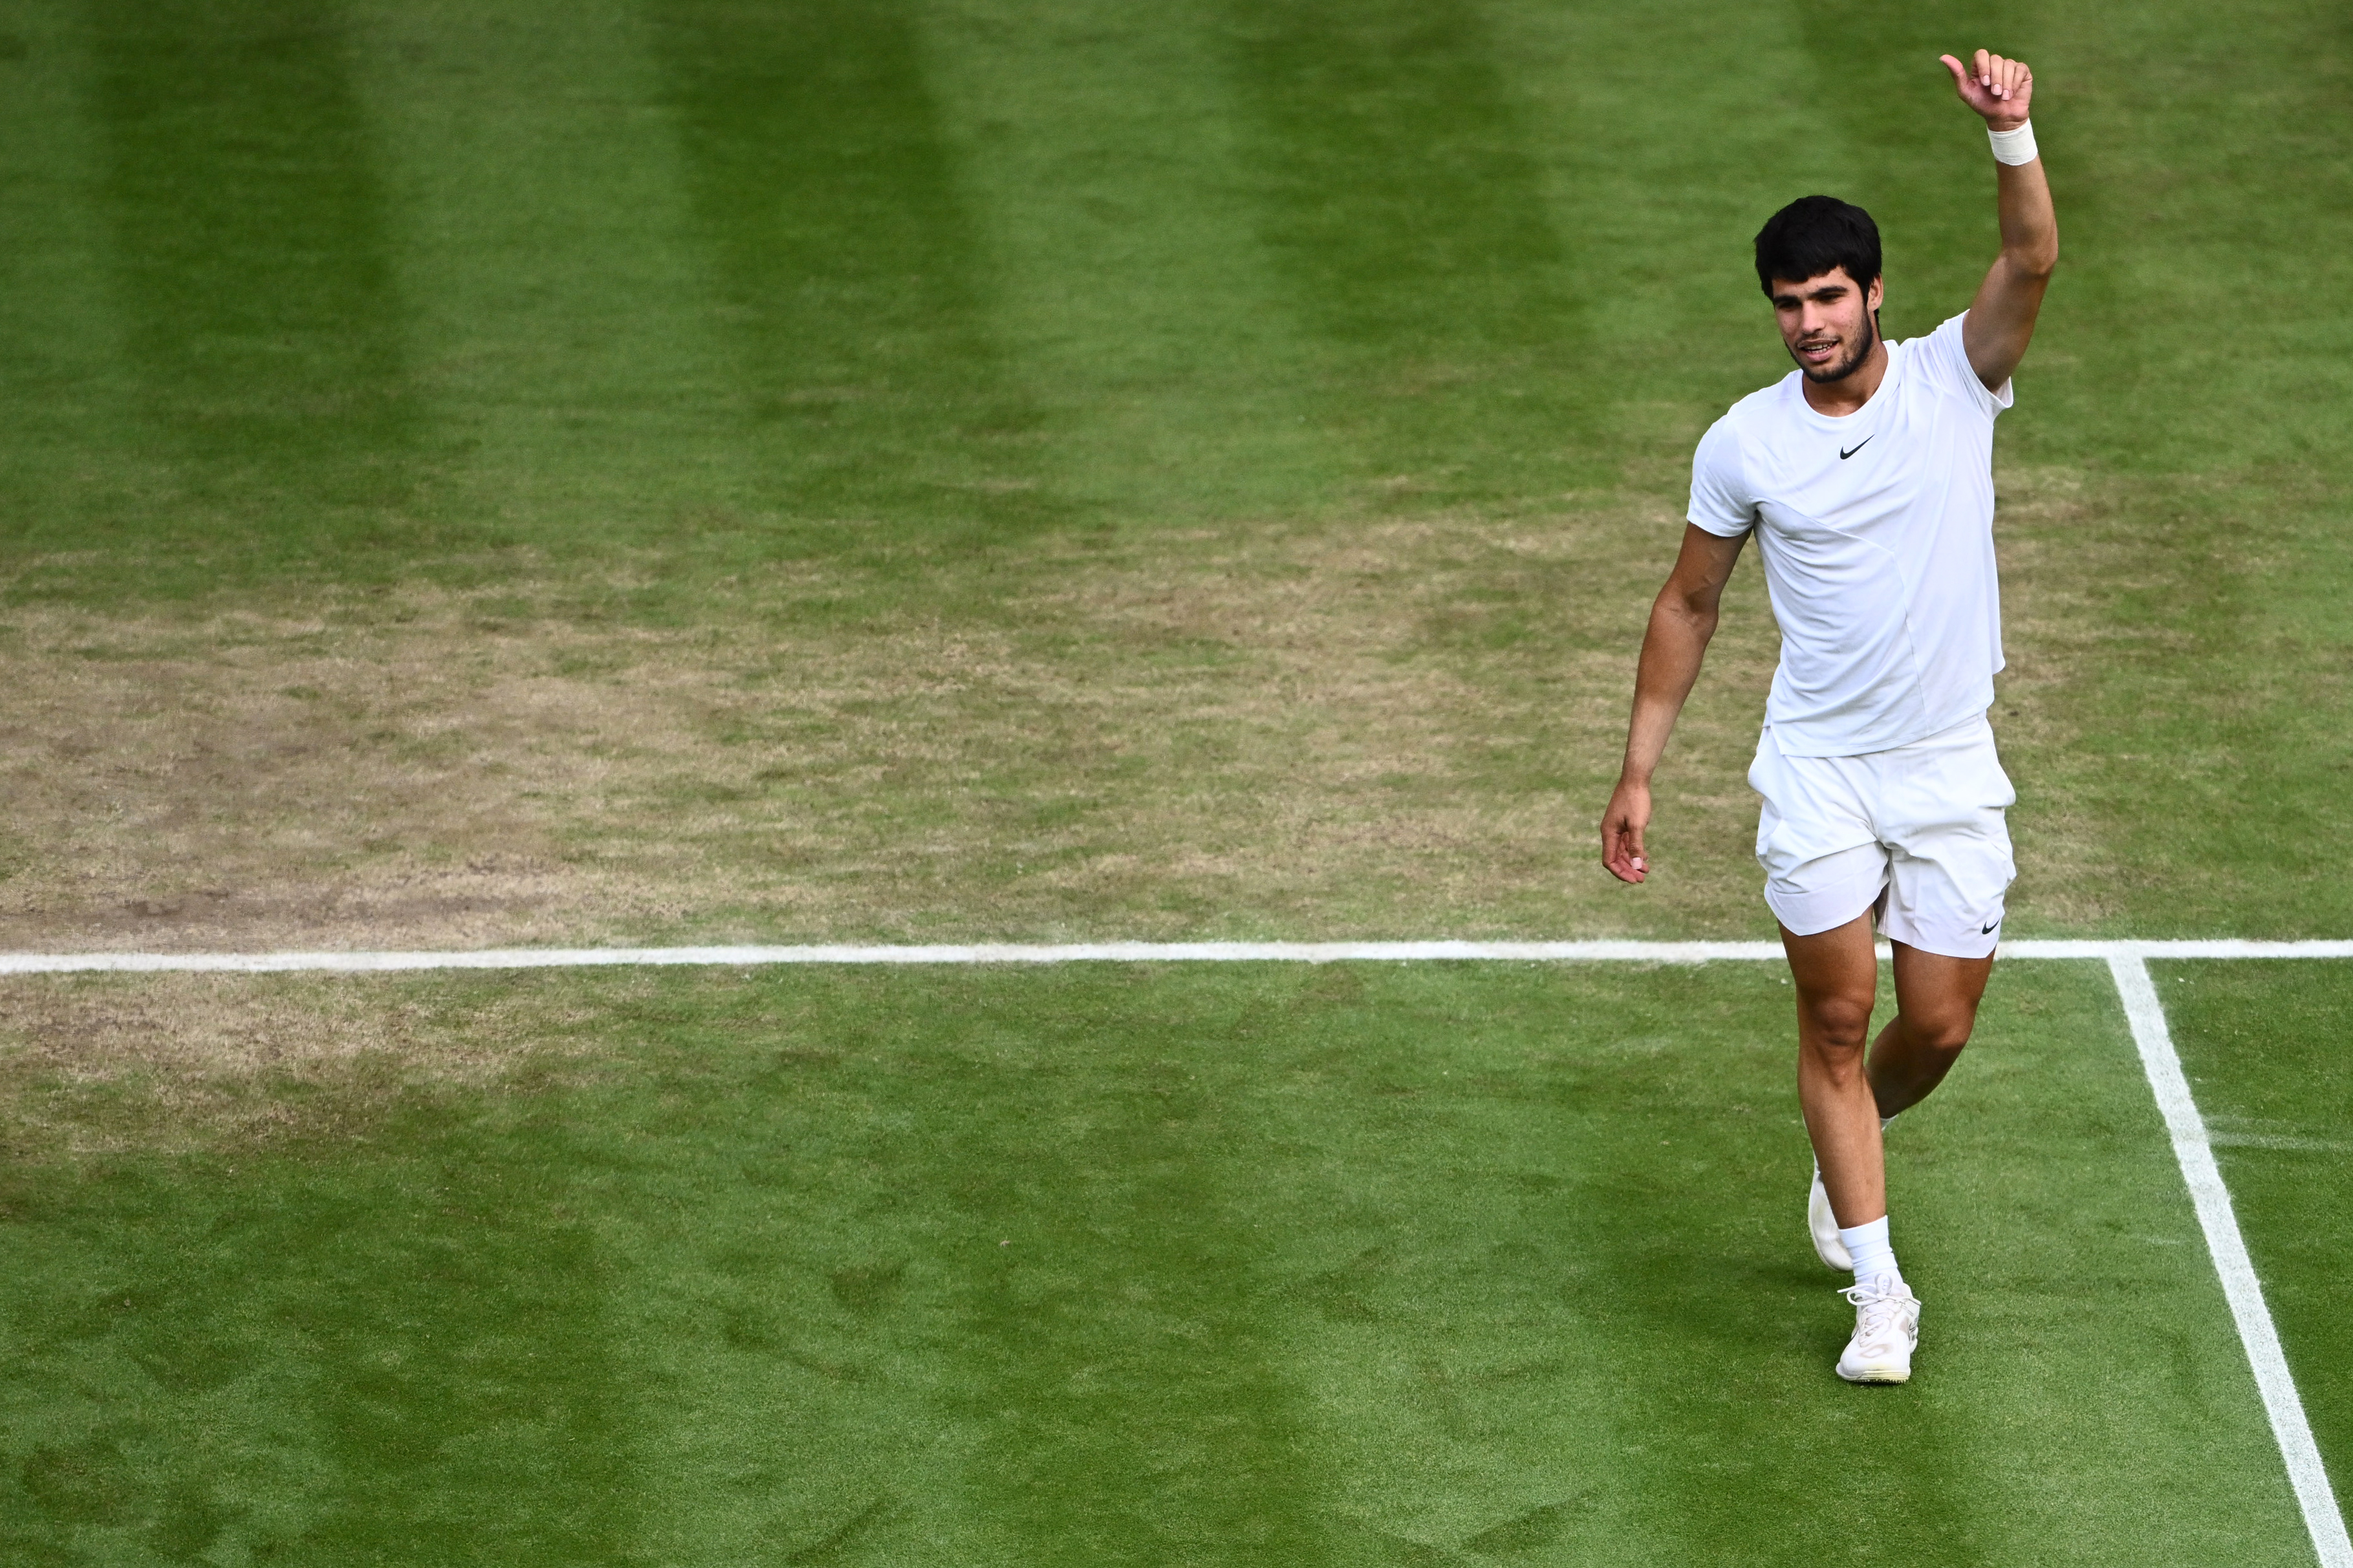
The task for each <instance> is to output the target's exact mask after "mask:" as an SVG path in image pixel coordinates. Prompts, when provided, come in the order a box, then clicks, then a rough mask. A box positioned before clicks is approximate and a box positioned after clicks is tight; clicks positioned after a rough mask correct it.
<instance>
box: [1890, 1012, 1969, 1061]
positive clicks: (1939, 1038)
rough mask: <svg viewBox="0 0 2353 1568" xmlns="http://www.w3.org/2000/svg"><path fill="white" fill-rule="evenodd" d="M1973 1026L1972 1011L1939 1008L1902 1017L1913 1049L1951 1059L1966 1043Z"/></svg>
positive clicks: (1906, 1037)
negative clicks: (1921, 1013) (1934, 1010)
mask: <svg viewBox="0 0 2353 1568" xmlns="http://www.w3.org/2000/svg"><path fill="white" fill-rule="evenodd" d="M1976 1024H1977V1015H1976V1012H1975V1010H1974V1009H1961V1008H1949V1009H1939V1010H1937V1011H1936V1012H1932V1013H1926V1014H1924V1015H1922V1016H1918V1017H1906V1018H1905V1020H1904V1037H1905V1039H1906V1040H1907V1041H1909V1042H1910V1043H1911V1045H1912V1047H1913V1048H1914V1049H1915V1050H1923V1051H1936V1052H1939V1053H1941V1054H1943V1055H1946V1056H1952V1055H1954V1054H1956V1053H1957V1052H1958V1051H1959V1050H1960V1048H1961V1047H1963V1046H1966V1045H1968V1043H1969V1031H1970V1030H1971V1029H1972V1028H1973V1027H1975V1026H1976Z"/></svg>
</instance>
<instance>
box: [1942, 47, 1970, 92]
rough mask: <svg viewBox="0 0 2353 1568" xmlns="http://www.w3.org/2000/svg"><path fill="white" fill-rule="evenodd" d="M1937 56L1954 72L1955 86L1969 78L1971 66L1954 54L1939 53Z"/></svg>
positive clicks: (1945, 66)
mask: <svg viewBox="0 0 2353 1568" xmlns="http://www.w3.org/2000/svg"><path fill="white" fill-rule="evenodd" d="M1936 58H1937V60H1938V61H1939V63H1941V64H1942V65H1943V66H1944V68H1946V69H1947V70H1948V71H1950V72H1952V73H1953V85H1954V86H1955V87H1958V86H1960V85H1961V84H1962V83H1963V82H1965V81H1967V80H1968V79H1969V68H1968V67H1967V66H1965V65H1963V64H1962V63H1961V62H1960V61H1958V60H1957V59H1955V58H1953V57H1952V56H1950V55H1938V56H1937V57H1936Z"/></svg>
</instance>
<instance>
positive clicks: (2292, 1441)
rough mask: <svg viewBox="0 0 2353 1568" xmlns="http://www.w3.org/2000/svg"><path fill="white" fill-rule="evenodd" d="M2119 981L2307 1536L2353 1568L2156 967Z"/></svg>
mask: <svg viewBox="0 0 2353 1568" xmlns="http://www.w3.org/2000/svg"><path fill="white" fill-rule="evenodd" d="M2108 973H2111V974H2113V975H2115V976H2116V994H2117V995H2119V996H2121V997H2123V998H2124V1004H2125V1016H2126V1018H2128V1019H2130V1020H2131V1021H2132V1033H2133V1044H2134V1045H2136V1046H2137V1047H2140V1065H2141V1068H2142V1070H2144V1071H2145V1072H2147V1074H2148V1087H2149V1089H2150V1090H2151V1091H2152V1092H2154V1093H2155V1094H2156V1096H2157V1108H2158V1110H2160V1111H2162V1112H2163V1113H2164V1115H2165V1130H2166V1131H2168V1132H2169V1133H2171V1134H2172V1135H2173V1157H2174V1159H2175V1161H2176V1162H2178V1163H2179V1164H2180V1166H2181V1179H2182V1180H2183V1181H2184V1182H2186V1183H2188V1184H2189V1201H2190V1203H2191V1204H2192V1205H2194V1206H2195V1207H2196V1208H2197V1210H2198V1224H2199V1226H2200V1228H2202V1229H2203V1230H2204V1231H2205V1232H2206V1250H2207V1251H2208V1252H2210V1253H2211V1254H2212V1255H2213V1258H2214V1272H2215V1273H2217V1274H2219V1275H2221V1277H2222V1294H2223V1296H2224V1298H2225V1299H2227V1300H2229V1301H2230V1303H2231V1316H2232V1318H2234V1319H2236V1320H2237V1321H2238V1325H2239V1342H2240V1343H2241V1344H2242V1345H2244V1346H2245V1347H2246V1350H2247V1361H2248V1363H2249V1364H2250V1365H2252V1366H2253V1368H2254V1372H2255V1387H2256V1388H2257V1389H2258V1390H2259V1391H2260V1392H2261V1393H2262V1394H2263V1411H2264V1413H2265V1414H2266V1415H2269V1416H2270V1417H2271V1419H2272V1436H2274V1437H2275V1438H2277V1439H2278V1441H2279V1447H2280V1457H2281V1458H2283V1459H2284V1460H2286V1461H2287V1479H2288V1482H2289V1484H2290V1485H2292V1486H2293V1487H2295V1500H2296V1502H2297V1504H2298V1506H2300V1507H2301V1508H2302V1509H2303V1510H2304V1526H2305V1528H2306V1530H2307V1531H2311V1533H2312V1548H2313V1550H2314V1551H2315V1552H2318V1553H2319V1554H2320V1563H2321V1568H2353V1542H2348V1540H2347V1539H2346V1535H2345V1516H2344V1514H2343V1513H2342V1512H2340V1511H2339V1510H2338V1509H2337V1494H2336V1493H2335V1492H2333V1491H2331V1490H2330V1489H2329V1487H2328V1472H2327V1470H2326V1469H2325V1468H2322V1466H2321V1462H2320V1447H2319V1445H2317V1444H2316V1443H2315V1442H2314V1441H2313V1440H2312V1424H2311V1423H2310V1422H2308V1421H2306V1419H2305V1416H2304V1401H2303V1400H2302V1399H2301V1398H2299V1397H2298V1396H2297V1394H2296V1392H2295V1378H2293V1377H2291V1376H2290V1375H2289V1374H2288V1369H2287V1356H2286V1354H2285V1353H2284V1352H2283V1351H2282V1350H2281V1349H2280V1341H2279V1331H2278V1330H2277V1329H2276V1328H2274V1326H2273V1324H2272V1315H2271V1311H2270V1309H2268V1308H2266V1307H2265V1306H2264V1305H2263V1285H2262V1284H2261V1282H2259V1281H2258V1280H2257V1279H2255V1266H2254V1264H2253V1262H2252V1261H2251V1260H2250V1259H2249V1258H2248V1257H2247V1244H2246V1241H2245V1240H2244V1238H2242V1237H2241V1236H2240V1235H2239V1220H2238V1215H2236V1214H2235V1213H2233V1212H2232V1207H2231V1189H2230V1188H2228V1187H2226V1186H2224V1185H2223V1184H2222V1171H2221V1166H2219V1165H2217V1164H2216V1163H2214V1149H2213V1145H2212V1144H2211V1142H2210V1141H2209V1140H2208V1138H2207V1136H2206V1122H2205V1121H2204V1119H2203V1118H2201V1117H2200V1115H2199V1114H2198V1102H2197V1101H2196V1100H2192V1099H2191V1098H2190V1094H2189V1079H2188V1078H2186V1077H2184V1076H2183V1074H2182V1071H2181V1058H2179V1056H2177V1055H2175V1054H2174V1050H2173V1033H2172V1031H2171V1030H2170V1029H2168V1028H2167V1027H2166V1024H2165V1008H2164V1006H2163V1005H2161V1004H2159V1003H2158V999H2157V987H2156V986H2155V985H2154V984H2151V983H2150V981H2149V977H2148V965H2147V963H2143V962H2142V961H2141V960H2140V959H2139V958H2138V957H2134V956H2119V957H2112V958H2110V959H2109V960H2108Z"/></svg>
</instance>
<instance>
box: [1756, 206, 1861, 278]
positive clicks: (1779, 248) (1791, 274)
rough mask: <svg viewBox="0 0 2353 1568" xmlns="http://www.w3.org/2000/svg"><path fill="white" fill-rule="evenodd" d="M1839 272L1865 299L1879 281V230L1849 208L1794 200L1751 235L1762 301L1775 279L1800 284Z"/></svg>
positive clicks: (1858, 210) (1854, 208)
mask: <svg viewBox="0 0 2353 1568" xmlns="http://www.w3.org/2000/svg"><path fill="white" fill-rule="evenodd" d="M1841 267H1842V268H1845V269H1846V275H1847V276H1848V277H1849V278H1852V279H1854V284H1855V287H1856V288H1858V289H1862V290H1863V292H1865V293H1866V294H1867V293H1869V292H1870V291H1871V280H1872V279H1874V278H1876V277H1878V276H1879V226H1878V225H1877V224H1875V223H1873V222H1872V221H1871V215H1870V214H1869V213H1867V212H1865V211H1863V210H1862V208H1861V207H1859V206H1856V205H1854V204H1853V203H1852V202H1842V201H1841V200H1839V199H1838V198H1837V197H1836V196H1799V198H1798V199H1797V200H1796V201H1794V202H1791V203H1790V204H1789V205H1788V206H1786V207H1783V208H1782V209H1781V210H1780V211H1779V212H1777V213H1775V214H1774V215H1773V216H1771V217H1769V218H1767V219H1766V220H1765V226H1764V227H1763V228H1760V229H1758V230H1757V286H1758V287H1759V288H1761V289H1764V290H1765V293H1766V296H1767V298H1768V299H1769V298H1770V297H1771V296H1772V293H1773V279H1776V278H1778V279H1783V280H1785V281H1787V282H1791V283H1802V282H1804V281H1805V280H1806V279H1809V278H1816V277H1820V275H1821V274H1822V273H1825V272H1828V271H1830V270H1831V268H1841Z"/></svg>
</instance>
